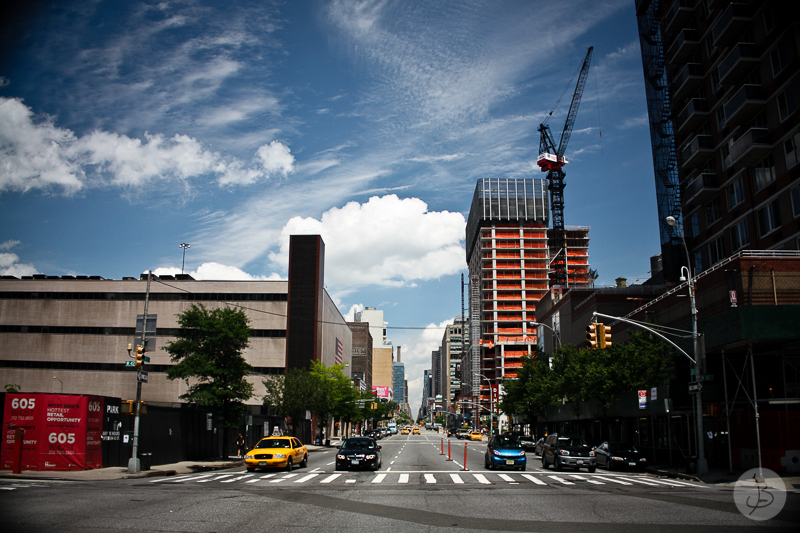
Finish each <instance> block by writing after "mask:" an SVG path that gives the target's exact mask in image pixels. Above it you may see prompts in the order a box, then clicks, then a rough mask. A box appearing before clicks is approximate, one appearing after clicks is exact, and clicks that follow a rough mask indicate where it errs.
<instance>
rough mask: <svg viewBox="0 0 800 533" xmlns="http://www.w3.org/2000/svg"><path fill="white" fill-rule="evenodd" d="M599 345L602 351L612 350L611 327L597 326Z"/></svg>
mask: <svg viewBox="0 0 800 533" xmlns="http://www.w3.org/2000/svg"><path fill="white" fill-rule="evenodd" d="M597 344H598V345H599V346H600V348H601V349H606V348H611V326H606V325H605V324H597Z"/></svg>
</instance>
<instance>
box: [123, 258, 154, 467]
mask: <svg viewBox="0 0 800 533" xmlns="http://www.w3.org/2000/svg"><path fill="white" fill-rule="evenodd" d="M151 274H152V272H150V271H149V270H148V271H147V293H146V294H145V297H144V324H143V325H142V366H144V354H145V353H147V304H148V303H150V276H151ZM136 351H137V354H138V351H139V350H138V347H137V350H136ZM140 372H141V368H139V369H137V370H136V418H135V419H134V421H133V452H132V453H131V458H130V459H128V473H129V474H138V473H139V472H141V470H142V469H141V465H140V463H139V416H140V414H141V413H140V411H141V408H142V380H141V379H140V378H139V373H140Z"/></svg>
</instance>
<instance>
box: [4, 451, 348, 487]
mask: <svg viewBox="0 0 800 533" xmlns="http://www.w3.org/2000/svg"><path fill="white" fill-rule="evenodd" d="M333 445H334V442H331V447H333ZM306 448H308V452H309V453H313V452H318V451H320V450H325V449H326V447H325V446H315V445H313V444H307V445H306ZM241 466H244V461H243V460H242V459H240V458H238V457H229V458H228V459H227V460H225V459H222V458H220V459H208V460H205V461H181V462H179V463H173V464H167V465H155V466H153V467H152V468H151V469H150V470H143V471H141V472H139V473H138V474H129V473H128V468H127V467H124V466H110V467H108V468H97V469H94V470H76V471H72V472H69V471H57V472H55V471H52V470H51V471H47V472H41V471H35V470H23V471H22V473H20V474H14V473H12V472H11V471H10V470H0V478H3V479H49V480H65V481H106V480H111V479H141V478H149V477H159V476H179V475H182V474H193V473H197V472H207V471H209V470H223V469H226V468H236V467H241Z"/></svg>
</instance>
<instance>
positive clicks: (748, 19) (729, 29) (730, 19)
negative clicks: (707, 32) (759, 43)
mask: <svg viewBox="0 0 800 533" xmlns="http://www.w3.org/2000/svg"><path fill="white" fill-rule="evenodd" d="M752 23H753V17H752V16H751V15H750V9H749V8H748V6H747V5H746V4H730V5H729V6H728V9H726V10H725V11H724V12H723V13H722V15H720V17H719V19H718V20H717V23H716V24H714V27H713V28H712V29H711V37H712V38H713V39H714V41H713V42H714V46H728V45H731V44H733V43H735V42H736V39H737V38H738V37H739V36H740V35H741V34H742V32H743V31H745V30H746V29H747V28H748V27H749V26H750V25H751V24H752Z"/></svg>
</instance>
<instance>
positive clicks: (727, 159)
mask: <svg viewBox="0 0 800 533" xmlns="http://www.w3.org/2000/svg"><path fill="white" fill-rule="evenodd" d="M731 144H733V141H732V140H731V141H728V142H726V143H725V144H723V145H722V147H721V148H720V154H722V168H723V169H726V168H728V167H729V166H731Z"/></svg>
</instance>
